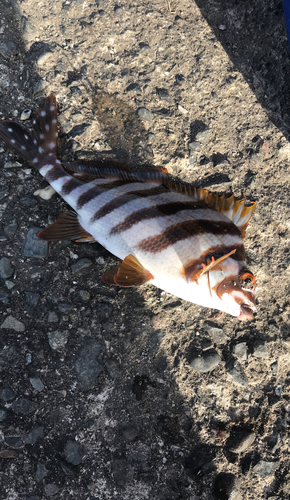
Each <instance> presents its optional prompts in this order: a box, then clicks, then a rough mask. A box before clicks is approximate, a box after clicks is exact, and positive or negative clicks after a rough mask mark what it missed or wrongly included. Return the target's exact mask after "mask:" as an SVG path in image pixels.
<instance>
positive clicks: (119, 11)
mask: <svg viewBox="0 0 290 500" xmlns="http://www.w3.org/2000/svg"><path fill="white" fill-rule="evenodd" d="M114 12H115V14H121V12H123V8H122V7H119V5H116V6H115V7H114Z"/></svg>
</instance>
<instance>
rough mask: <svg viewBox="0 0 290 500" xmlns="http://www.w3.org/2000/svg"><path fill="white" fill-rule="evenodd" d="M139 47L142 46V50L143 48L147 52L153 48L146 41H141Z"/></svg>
mask: <svg viewBox="0 0 290 500" xmlns="http://www.w3.org/2000/svg"><path fill="white" fill-rule="evenodd" d="M139 47H140V50H142V51H144V52H147V51H148V50H150V49H151V47H150V45H148V43H145V42H140V43H139Z"/></svg>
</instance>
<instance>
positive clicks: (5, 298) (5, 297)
mask: <svg viewBox="0 0 290 500" xmlns="http://www.w3.org/2000/svg"><path fill="white" fill-rule="evenodd" d="M0 302H2V304H5V305H6V306H8V304H10V302H11V299H10V296H9V293H7V292H5V291H4V290H0Z"/></svg>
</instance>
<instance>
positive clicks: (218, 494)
mask: <svg viewBox="0 0 290 500" xmlns="http://www.w3.org/2000/svg"><path fill="white" fill-rule="evenodd" d="M239 489H240V488H239V482H238V479H237V478H236V477H235V476H234V475H233V474H230V473H228V472H220V473H219V474H218V475H217V477H216V479H215V482H214V488H213V491H214V496H215V498H216V500H242V497H241V495H240V492H239Z"/></svg>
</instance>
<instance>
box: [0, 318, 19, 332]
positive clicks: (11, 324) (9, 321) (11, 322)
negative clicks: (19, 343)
mask: <svg viewBox="0 0 290 500" xmlns="http://www.w3.org/2000/svg"><path fill="white" fill-rule="evenodd" d="M1 328H7V329H8V330H14V331H15V332H24V330H25V325H24V324H23V323H21V321H18V319H16V318H14V316H7V318H6V319H5V320H4V322H3V323H2V325H1Z"/></svg>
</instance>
